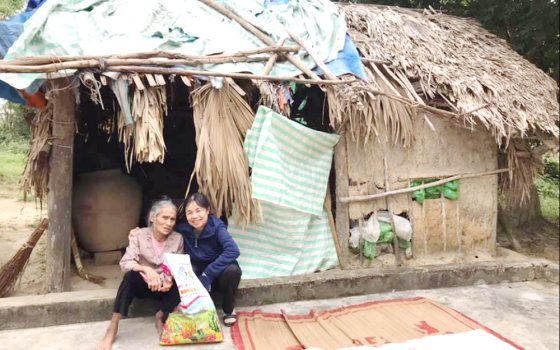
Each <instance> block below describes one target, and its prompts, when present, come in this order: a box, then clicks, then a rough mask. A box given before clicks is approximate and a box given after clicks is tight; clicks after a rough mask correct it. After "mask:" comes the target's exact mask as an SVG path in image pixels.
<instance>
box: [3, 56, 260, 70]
mask: <svg viewBox="0 0 560 350" xmlns="http://www.w3.org/2000/svg"><path fill="white" fill-rule="evenodd" d="M267 59H268V58H267V57H240V58H233V57H232V58H210V57H208V58H199V59H190V60H183V59H178V60H158V59H139V58H127V59H121V58H109V59H103V60H95V59H91V60H86V61H71V62H63V63H51V64H46V65H39V66H32V65H27V66H22V65H18V66H16V65H7V66H2V65H0V73H55V72H58V71H61V70H66V69H87V68H101V69H103V68H104V67H112V66H158V67H174V66H198V65H201V64H223V63H239V62H249V63H251V62H263V61H266V60H267Z"/></svg>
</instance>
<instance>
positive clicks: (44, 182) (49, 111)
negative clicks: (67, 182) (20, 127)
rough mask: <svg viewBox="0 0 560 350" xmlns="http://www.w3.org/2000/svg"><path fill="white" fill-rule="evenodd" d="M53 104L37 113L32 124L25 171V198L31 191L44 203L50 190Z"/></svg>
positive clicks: (50, 103) (25, 198)
mask: <svg viewBox="0 0 560 350" xmlns="http://www.w3.org/2000/svg"><path fill="white" fill-rule="evenodd" d="M52 119H53V104H52V102H51V101H50V100H49V101H48V103H47V107H46V108H45V109H44V110H42V111H40V112H39V113H37V115H36V116H35V118H34V119H33V122H32V124H31V141H30V147H29V148H30V149H29V153H28V155H27V163H26V165H25V170H24V172H23V180H22V181H23V198H24V200H25V201H26V200H27V196H28V195H29V194H31V193H33V194H34V195H35V199H36V200H38V201H39V202H40V203H41V206H42V205H43V201H44V200H45V199H46V197H47V194H48V192H49V188H48V184H49V153H50V142H51V141H50V140H51V134H52Z"/></svg>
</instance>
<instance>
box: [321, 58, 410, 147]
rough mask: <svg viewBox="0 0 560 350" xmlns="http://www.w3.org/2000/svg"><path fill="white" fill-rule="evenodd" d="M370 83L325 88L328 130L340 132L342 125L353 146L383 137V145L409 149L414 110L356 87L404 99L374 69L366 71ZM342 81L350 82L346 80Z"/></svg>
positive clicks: (398, 90)
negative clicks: (385, 143)
mask: <svg viewBox="0 0 560 350" xmlns="http://www.w3.org/2000/svg"><path fill="white" fill-rule="evenodd" d="M366 73H367V74H368V77H369V79H370V83H369V84H366V83H365V82H360V83H358V84H353V85H352V86H347V85H339V86H333V87H329V88H327V96H328V97H329V114H330V120H331V126H333V127H334V128H335V129H338V130H340V129H341V128H342V127H343V126H344V125H347V124H349V126H348V127H347V128H348V130H350V134H351V135H352V137H353V139H354V140H355V141H356V142H361V140H362V138H363V141H364V143H367V142H368V141H369V140H370V139H372V138H374V137H375V138H376V137H378V136H379V135H380V131H381V130H383V132H382V133H381V134H385V135H386V137H387V139H386V140H384V141H386V142H392V143H394V144H402V145H403V146H404V147H409V146H410V145H411V144H412V141H413V139H414V137H413V131H414V121H415V118H416V116H417V110H416V109H415V108H411V106H410V105H407V104H404V103H402V102H399V101H397V100H395V99H392V98H388V97H386V96H382V95H377V96H376V95H374V94H373V93H371V92H368V91H366V90H360V89H356V87H357V86H358V87H367V88H373V89H375V90H377V91H381V92H383V93H386V94H389V95H395V96H399V97H403V98H408V96H407V95H406V92H405V91H404V90H403V89H402V88H400V87H399V86H398V85H397V84H394V83H393V82H391V81H390V78H387V76H386V74H384V73H383V72H382V71H381V70H380V69H378V68H377V67H376V66H375V65H371V66H370V67H366ZM342 79H353V78H351V77H349V76H345V77H342Z"/></svg>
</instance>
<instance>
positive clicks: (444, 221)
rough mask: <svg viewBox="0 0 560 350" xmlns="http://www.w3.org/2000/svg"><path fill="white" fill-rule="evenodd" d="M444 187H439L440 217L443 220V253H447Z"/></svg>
mask: <svg viewBox="0 0 560 350" xmlns="http://www.w3.org/2000/svg"><path fill="white" fill-rule="evenodd" d="M444 192H445V185H441V217H442V220H443V251H444V252H445V253H447V209H446V207H445V196H444Z"/></svg>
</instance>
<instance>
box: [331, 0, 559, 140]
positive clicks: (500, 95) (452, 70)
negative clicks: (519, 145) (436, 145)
mask: <svg viewBox="0 0 560 350" xmlns="http://www.w3.org/2000/svg"><path fill="white" fill-rule="evenodd" d="M341 8H342V10H343V11H344V12H345V13H346V21H347V24H348V30H349V34H350V36H351V37H352V39H353V40H354V41H355V43H356V46H357V47H358V49H359V51H360V52H361V54H362V55H363V56H364V57H365V58H368V59H373V60H380V61H387V62H390V63H388V67H389V68H390V69H391V70H392V71H394V72H396V73H398V74H397V75H399V74H401V73H404V74H405V75H406V76H407V77H408V78H409V80H410V81H411V82H413V83H415V84H414V85H415V87H416V90H417V92H420V93H419V95H420V96H422V99H423V100H425V101H431V102H435V101H439V102H440V103H441V102H444V103H446V104H447V105H448V107H450V108H452V109H454V110H455V111H457V112H458V113H467V112H470V111H473V110H475V109H477V108H479V107H481V106H484V105H487V104H489V107H488V108H485V109H481V110H479V111H477V112H475V113H473V114H471V115H468V116H465V119H466V122H470V123H474V124H476V125H484V126H485V127H486V128H488V129H490V130H491V131H492V132H494V133H495V135H496V136H497V137H498V138H499V139H501V137H503V136H505V137H507V138H510V137H519V136H521V135H527V134H529V133H532V132H535V131H543V132H546V133H548V134H552V135H554V136H556V137H558V134H559V129H558V117H559V104H558V100H557V94H558V85H557V83H556V81H555V80H554V79H552V78H551V77H549V76H548V75H547V74H546V73H545V72H543V71H542V70H540V69H538V68H537V67H535V66H534V65H533V64H531V63H530V62H529V61H527V60H525V59H524V58H523V57H522V56H520V55H519V54H517V53H516V52H515V51H514V50H513V49H512V48H511V47H510V46H509V45H508V44H507V43H506V41H504V40H502V39H500V38H498V37H497V36H495V35H493V34H491V33H489V32H488V31H486V30H485V29H483V28H482V27H481V26H480V25H479V24H478V23H477V22H476V21H474V20H472V19H466V18H460V17H455V16H450V15H446V14H441V13H435V12H428V11H424V12H422V11H414V10H409V9H401V8H395V7H386V6H379V5H342V6H341ZM446 99H447V101H446Z"/></svg>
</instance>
